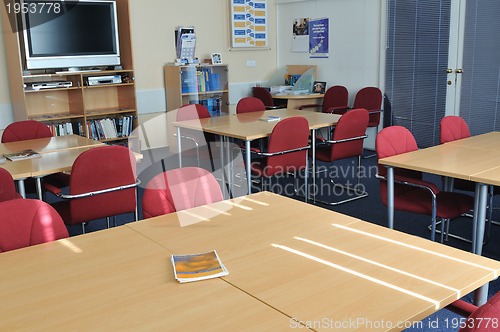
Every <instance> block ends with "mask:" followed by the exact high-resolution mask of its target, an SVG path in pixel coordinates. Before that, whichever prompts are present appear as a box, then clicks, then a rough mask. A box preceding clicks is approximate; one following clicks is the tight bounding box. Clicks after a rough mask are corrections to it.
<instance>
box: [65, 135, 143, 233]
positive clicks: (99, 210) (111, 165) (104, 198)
mask: <svg viewBox="0 0 500 332" xmlns="http://www.w3.org/2000/svg"><path fill="white" fill-rule="evenodd" d="M135 182H136V160H135V157H134V155H133V153H132V152H131V151H130V150H129V149H128V148H126V147H123V146H118V145H110V146H103V147H97V148H92V149H90V150H87V151H85V152H83V153H82V154H80V155H79V156H78V158H76V160H75V162H74V163H73V167H72V169H71V176H70V194H72V195H76V194H83V193H88V192H92V191H97V190H103V189H109V188H114V187H119V186H122V185H129V184H134V183H135ZM70 206H71V218H72V222H73V223H75V224H77V223H81V222H86V221H90V220H95V219H99V218H104V217H108V216H114V215H118V214H122V213H128V212H135V208H136V189H135V188H129V189H124V190H119V191H113V192H109V193H105V194H99V195H95V196H91V197H86V198H77V199H71V200H70Z"/></svg>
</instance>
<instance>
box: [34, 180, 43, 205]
mask: <svg viewBox="0 0 500 332" xmlns="http://www.w3.org/2000/svg"><path fill="white" fill-rule="evenodd" d="M35 179H36V193H37V195H38V199H39V200H41V201H43V196H42V178H41V177H36V178H35Z"/></svg>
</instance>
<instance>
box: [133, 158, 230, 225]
mask: <svg viewBox="0 0 500 332" xmlns="http://www.w3.org/2000/svg"><path fill="white" fill-rule="evenodd" d="M221 200H223V196H222V191H221V188H220V186H219V183H218V182H217V180H216V179H215V177H214V176H213V175H212V173H210V172H208V171H207V170H205V169H203V168H199V167H184V168H178V169H173V170H169V171H166V172H163V173H160V174H158V175H156V176H155V177H154V178H152V179H151V180H150V181H149V182H148V184H147V185H146V188H145V189H144V194H143V196H142V217H143V218H144V219H146V218H152V217H156V216H159V215H163V214H168V213H172V212H176V211H181V210H186V209H189V208H192V207H196V206H200V205H205V204H209V203H213V202H218V201H221Z"/></svg>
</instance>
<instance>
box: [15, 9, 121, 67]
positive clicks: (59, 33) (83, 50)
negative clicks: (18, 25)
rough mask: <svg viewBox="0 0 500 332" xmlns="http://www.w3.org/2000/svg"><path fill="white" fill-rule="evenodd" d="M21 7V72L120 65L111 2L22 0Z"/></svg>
mask: <svg viewBox="0 0 500 332" xmlns="http://www.w3.org/2000/svg"><path fill="white" fill-rule="evenodd" d="M51 4H52V3H51ZM21 6H22V7H21V8H23V9H25V7H26V8H28V9H29V10H26V11H24V10H23V11H22V14H21V15H20V16H21V17H20V18H21V22H22V28H23V38H22V39H23V43H24V54H25V58H26V62H25V68H24V69H26V70H34V69H50V68H55V69H58V68H75V69H76V68H90V67H98V66H114V65H120V63H121V62H120V47H119V36H118V19H117V5H116V2H115V1H112V0H99V1H97V0H88V1H75V0H67V1H57V2H54V6H52V5H51V6H49V5H48V4H47V1H46V0H22V1H21ZM49 7H50V8H51V9H49Z"/></svg>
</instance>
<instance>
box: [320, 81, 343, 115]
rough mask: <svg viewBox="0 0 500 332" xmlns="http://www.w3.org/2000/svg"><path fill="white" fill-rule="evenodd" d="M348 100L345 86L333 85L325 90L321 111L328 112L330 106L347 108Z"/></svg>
mask: <svg viewBox="0 0 500 332" xmlns="http://www.w3.org/2000/svg"><path fill="white" fill-rule="evenodd" d="M348 101H349V92H348V91H347V88H346V87H345V86H342V85H334V86H332V87H330V88H328V90H326V92H325V95H324V96H323V105H322V106H321V110H322V112H323V113H330V112H329V111H328V109H329V108H330V107H345V108H346V109H347V107H348V106H347V103H348Z"/></svg>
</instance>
